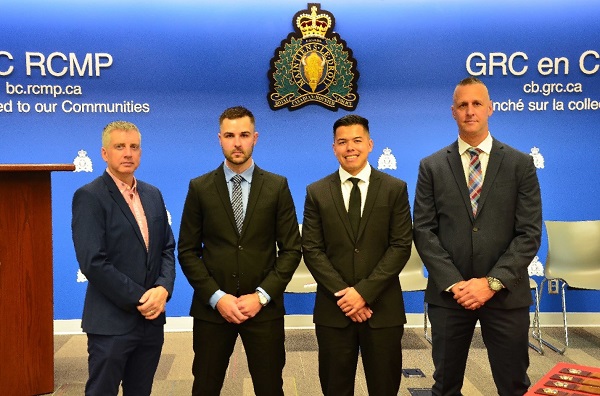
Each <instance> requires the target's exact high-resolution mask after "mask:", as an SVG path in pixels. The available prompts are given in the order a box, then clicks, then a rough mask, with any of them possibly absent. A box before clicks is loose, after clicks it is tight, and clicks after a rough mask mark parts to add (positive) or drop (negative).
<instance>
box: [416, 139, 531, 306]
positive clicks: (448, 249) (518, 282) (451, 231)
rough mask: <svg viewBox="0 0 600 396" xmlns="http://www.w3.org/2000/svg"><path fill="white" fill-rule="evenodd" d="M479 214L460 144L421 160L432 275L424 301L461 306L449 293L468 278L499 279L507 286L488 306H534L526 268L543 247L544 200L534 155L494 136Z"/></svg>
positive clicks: (419, 196) (421, 244)
mask: <svg viewBox="0 0 600 396" xmlns="http://www.w3.org/2000/svg"><path fill="white" fill-rule="evenodd" d="M477 212H478V213H477V217H473V212H472V210H471V201H470V199H469V191H468V187H467V182H466V180H465V174H464V170H463V166H462V163H461V160H460V154H459V153H458V142H454V143H453V144H451V145H450V146H448V147H446V148H444V149H442V150H440V151H438V152H436V153H434V154H433V155H431V156H429V157H427V158H425V159H423V160H422V161H421V163H420V166H419V177H418V181H417V191H416V195H415V205H414V238H415V246H416V248H417V250H418V252H419V255H420V256H421V258H422V259H423V262H424V263H425V266H426V267H427V271H428V273H429V280H428V283H427V290H426V292H425V300H426V301H427V302H428V303H431V304H435V305H441V306H445V307H449V308H457V309H459V308H462V307H461V306H460V305H459V304H457V303H456V301H455V300H454V299H453V298H452V293H449V292H445V291H444V290H445V289H447V288H448V287H449V286H450V285H452V284H454V283H456V282H460V281H462V280H467V279H470V278H481V277H485V276H492V277H495V278H498V279H500V280H501V281H502V283H503V284H504V286H505V289H503V290H501V291H500V292H498V293H496V294H495V295H494V297H493V298H492V299H490V300H489V301H488V302H487V303H486V306H488V307H493V308H506V309H511V308H519V307H525V306H528V305H530V304H531V300H532V299H531V291H530V288H529V275H528V273H527V267H528V265H529V264H530V263H531V260H533V258H534V257H535V255H536V253H537V251H538V249H539V247H540V241H541V230H542V204H541V198H540V186H539V183H538V179H537V174H536V169H535V167H534V165H533V159H532V158H531V157H530V156H529V155H527V154H525V153H522V152H520V151H517V150H515V149H513V148H511V147H510V146H508V145H506V144H504V143H502V142H499V141H498V140H495V139H494V140H493V143H492V150H491V152H490V157H489V162H488V166H487V170H486V173H485V179H484V181H483V188H482V191H481V195H480V198H479V203H478V208H477Z"/></svg>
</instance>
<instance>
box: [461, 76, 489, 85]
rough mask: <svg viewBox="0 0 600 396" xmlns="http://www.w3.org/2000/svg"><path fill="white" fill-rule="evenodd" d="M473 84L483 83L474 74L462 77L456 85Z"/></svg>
mask: <svg viewBox="0 0 600 396" xmlns="http://www.w3.org/2000/svg"><path fill="white" fill-rule="evenodd" d="M473 84H482V85H485V84H484V83H483V81H481V80H480V79H478V78H477V77H475V76H469V77H467V78H463V79H462V80H461V81H460V82H459V83H458V84H457V86H462V85H473Z"/></svg>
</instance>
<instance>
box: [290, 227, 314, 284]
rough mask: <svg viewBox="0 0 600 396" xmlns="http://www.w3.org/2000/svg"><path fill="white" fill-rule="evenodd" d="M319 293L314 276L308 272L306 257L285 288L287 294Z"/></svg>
mask: <svg viewBox="0 0 600 396" xmlns="http://www.w3.org/2000/svg"><path fill="white" fill-rule="evenodd" d="M298 227H299V228H300V235H302V224H299V225H298ZM316 291H317V282H316V281H315V278H313V276H312V274H311V273H310V271H309V270H308V267H307V266H306V264H305V263H304V256H302V259H301V260H300V265H298V268H297V269H296V272H294V276H292V280H291V281H290V283H288V285H287V287H286V288H285V292H286V293H315V292H316Z"/></svg>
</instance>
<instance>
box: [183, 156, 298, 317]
mask: <svg viewBox="0 0 600 396" xmlns="http://www.w3.org/2000/svg"><path fill="white" fill-rule="evenodd" d="M177 248H178V252H179V255H178V258H179V263H180V264H181V268H182V270H183V273H184V274H185V276H186V277H187V279H188V281H189V282H190V284H191V285H192V287H193V288H194V298H193V301H192V306H191V309H190V314H191V316H193V317H195V318H198V319H202V320H206V321H210V322H214V323H224V322H225V319H223V317H222V316H221V315H220V314H219V312H218V311H216V310H215V309H213V308H212V307H211V306H210V305H209V299H210V297H211V296H212V295H213V294H214V293H215V292H216V291H217V290H219V289H221V290H223V291H224V292H225V293H228V294H232V295H234V296H240V295H244V294H250V293H254V292H255V290H256V288H257V287H259V286H260V287H261V288H263V289H264V290H265V291H266V292H267V293H268V294H269V296H270V297H271V301H270V302H269V304H268V305H267V306H266V307H264V308H263V309H261V310H260V312H259V313H258V315H256V316H255V317H254V318H253V319H252V320H256V321H265V320H273V319H276V318H281V317H283V315H284V313H285V309H284V305H283V292H284V291H285V287H286V285H287V284H288V283H289V281H290V280H291V279H292V275H293V274H294V271H295V270H296V268H297V267H298V264H299V263H300V258H301V250H300V249H301V248H300V233H299V230H298V220H297V217H296V210H295V208H294V202H293V200H292V195H291V193H290V190H289V187H288V183H287V179H286V178H284V177H283V176H279V175H276V174H273V173H269V172H267V171H265V170H262V169H260V168H259V167H258V166H255V169H254V173H253V174H252V184H251V186H250V195H249V197H248V206H247V209H246V217H245V218H244V224H243V228H242V233H241V235H239V234H238V231H237V226H236V224H235V218H234V215H233V209H232V208H231V200H230V198H229V191H228V189H227V182H226V181H225V172H224V170H223V165H221V166H219V167H218V168H217V169H215V170H214V171H212V172H209V173H206V174H204V175H202V176H200V177H197V178H195V179H193V180H192V181H190V185H189V190H188V194H187V198H186V200H185V205H184V208H183V215H182V217H181V227H180V231H179V240H178V246H177ZM277 249H278V250H277Z"/></svg>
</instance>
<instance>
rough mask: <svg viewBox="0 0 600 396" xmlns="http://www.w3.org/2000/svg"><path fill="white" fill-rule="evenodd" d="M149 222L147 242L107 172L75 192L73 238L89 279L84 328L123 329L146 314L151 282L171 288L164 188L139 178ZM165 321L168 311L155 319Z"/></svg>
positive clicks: (170, 237)
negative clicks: (142, 307)
mask: <svg viewBox="0 0 600 396" xmlns="http://www.w3.org/2000/svg"><path fill="white" fill-rule="evenodd" d="M137 190H138V193H139V196H140V200H141V202H142V206H143V207H144V212H145V214H146V220H147V222H148V233H149V241H150V242H149V247H148V250H146V245H145V243H144V239H143V237H142V233H141V231H140V228H139V226H138V224H137V222H136V220H135V217H134V215H133V213H132V212H131V209H130V208H129V206H128V205H127V202H126V201H125V198H123V195H122V194H121V192H120V191H119V189H118V188H117V185H116V184H115V182H114V181H113V179H112V178H111V177H110V175H109V174H108V173H106V172H104V174H103V175H102V176H100V177H98V178H97V179H95V180H94V181H92V182H91V183H89V184H86V185H85V186H83V187H81V188H79V189H78V190H77V191H76V192H75V195H74V196H73V219H72V223H71V228H72V231H73V243H74V245H75V253H76V255H77V261H78V262H79V267H80V268H81V272H82V273H83V274H84V275H85V276H86V277H87V279H88V286H87V291H86V295H85V303H84V308H83V318H82V328H83V331H85V332H87V333H92V334H102V335H120V334H125V333H127V332H129V331H130V330H132V329H133V328H134V327H135V325H136V324H137V323H138V321H139V320H146V319H144V318H143V317H142V315H141V314H140V312H139V311H138V310H137V306H138V304H139V299H140V298H141V297H142V295H143V294H144V293H145V292H146V291H147V290H148V289H150V288H152V287H154V286H159V285H160V286H163V287H164V288H165V289H167V291H168V292H169V298H170V297H171V295H172V293H173V284H174V282H175V256H174V249H175V240H174V238H173V232H172V231H171V227H170V226H169V222H168V218H167V212H166V209H165V203H164V201H163V198H162V195H161V193H160V191H159V190H158V189H157V188H156V187H153V186H151V185H150V184H147V183H144V182H142V181H140V180H138V181H137ZM152 322H153V323H154V324H156V325H161V326H162V325H164V324H165V314H164V313H163V314H162V315H160V316H159V317H158V318H156V319H154V320H153V321H152Z"/></svg>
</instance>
